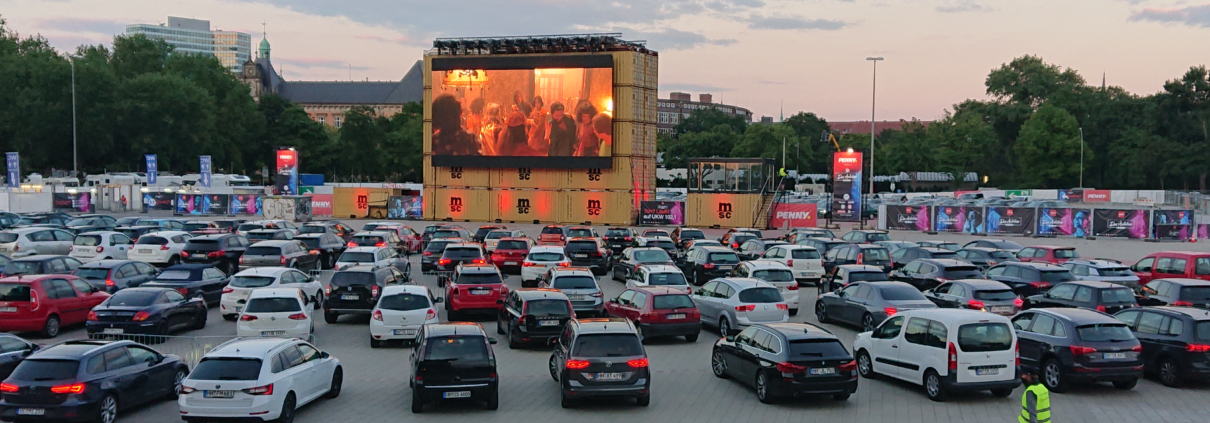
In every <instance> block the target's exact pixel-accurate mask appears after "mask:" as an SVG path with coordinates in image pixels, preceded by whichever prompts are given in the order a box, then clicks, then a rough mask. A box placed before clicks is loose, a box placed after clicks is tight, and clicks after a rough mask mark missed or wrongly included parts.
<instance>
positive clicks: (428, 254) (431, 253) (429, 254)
mask: <svg viewBox="0 0 1210 423" xmlns="http://www.w3.org/2000/svg"><path fill="white" fill-rule="evenodd" d="M420 255H422V256H425V257H428V256H432V255H433V252H432V251H425V252H423V253H421V254H420Z"/></svg>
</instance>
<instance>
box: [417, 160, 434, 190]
mask: <svg viewBox="0 0 1210 423" xmlns="http://www.w3.org/2000/svg"><path fill="white" fill-rule="evenodd" d="M423 172H424V173H423V174H422V175H421V178H423V180H421V181H420V182H421V183H423V184H425V186H429V185H433V184H435V183H437V169H436V168H434V167H433V156H432V155H431V154H429V153H424V170H423Z"/></svg>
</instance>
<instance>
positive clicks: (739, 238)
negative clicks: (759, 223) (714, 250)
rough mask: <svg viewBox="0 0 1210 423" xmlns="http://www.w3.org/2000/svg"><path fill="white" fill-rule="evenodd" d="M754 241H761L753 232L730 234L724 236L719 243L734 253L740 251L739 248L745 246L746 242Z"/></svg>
mask: <svg viewBox="0 0 1210 423" xmlns="http://www.w3.org/2000/svg"><path fill="white" fill-rule="evenodd" d="M754 239H760V235H757V234H755V233H753V232H730V233H727V234H725V235H723V237H722V238H720V239H719V240H718V242H719V243H721V244H723V246H724V247H727V248H730V249H732V250H733V251H739V247H740V246H741V245H744V243H745V242H748V241H751V240H754Z"/></svg>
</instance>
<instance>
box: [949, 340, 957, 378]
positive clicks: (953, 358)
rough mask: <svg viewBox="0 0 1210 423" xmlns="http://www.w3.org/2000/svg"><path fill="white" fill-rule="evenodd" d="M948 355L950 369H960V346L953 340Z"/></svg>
mask: <svg viewBox="0 0 1210 423" xmlns="http://www.w3.org/2000/svg"><path fill="white" fill-rule="evenodd" d="M948 357H949V369H950V371H956V370H958V347H956V346H954V343H953V342H950V346H949V354H948Z"/></svg>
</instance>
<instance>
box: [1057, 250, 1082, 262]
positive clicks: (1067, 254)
mask: <svg viewBox="0 0 1210 423" xmlns="http://www.w3.org/2000/svg"><path fill="white" fill-rule="evenodd" d="M1079 257H1080V254H1079V253H1077V252H1076V250H1075V249H1074V248H1060V249H1057V250H1055V258H1065V259H1072V258H1079Z"/></svg>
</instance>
